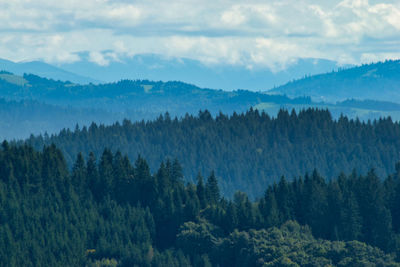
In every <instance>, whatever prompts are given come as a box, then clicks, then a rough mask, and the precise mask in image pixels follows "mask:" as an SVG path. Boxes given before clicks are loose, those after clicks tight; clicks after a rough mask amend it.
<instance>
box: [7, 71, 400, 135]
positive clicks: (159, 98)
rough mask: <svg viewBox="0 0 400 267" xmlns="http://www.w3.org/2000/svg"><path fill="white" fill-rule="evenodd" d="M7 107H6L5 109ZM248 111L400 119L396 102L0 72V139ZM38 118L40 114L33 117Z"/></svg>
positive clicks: (169, 83)
mask: <svg viewBox="0 0 400 267" xmlns="http://www.w3.org/2000/svg"><path fill="white" fill-rule="evenodd" d="M10 107H11V108H10ZM250 107H254V108H257V109H259V110H265V111H266V112H268V113H269V114H270V115H272V116H275V115H276V114H277V112H278V111H279V110H280V109H281V108H286V109H289V110H291V109H295V110H301V109H304V108H309V107H315V108H320V109H325V108H329V110H330V111H331V112H332V115H333V117H334V118H338V117H339V116H340V114H345V115H346V116H349V117H351V118H355V117H359V118H360V119H361V120H368V119H376V118H379V117H386V116H389V115H390V116H392V118H393V119H394V120H400V104H396V103H391V102H382V101H371V100H365V101H359V100H354V99H353V100H347V101H343V102H340V103H337V104H327V103H322V102H321V103H316V102H313V101H311V98H310V97H304V96H303V95H301V96H300V97H298V98H289V97H287V96H285V95H268V94H265V93H262V92H252V91H246V90H236V91H229V92H228V91H222V90H214V89H207V88H200V87H197V86H195V85H191V84H187V83H183V82H177V81H172V82H160V81H159V82H155V81H148V80H135V81H131V80H123V81H119V82H115V83H108V84H98V85H94V84H86V85H79V84H75V83H71V82H61V81H55V80H49V79H46V78H42V77H39V76H36V75H32V74H24V75H23V76H18V75H13V74H12V73H10V72H6V71H0V115H1V116H2V118H3V120H2V121H1V123H0V140H3V138H5V139H7V140H12V139H23V138H27V137H28V136H29V135H30V134H31V133H32V134H39V133H42V134H44V133H45V132H47V133H50V134H53V133H57V132H58V131H60V130H61V129H62V128H63V127H73V125H75V124H76V123H79V125H82V126H83V125H86V126H88V125H90V124H91V123H92V122H97V123H103V124H111V123H112V122H115V121H122V119H129V120H131V121H137V120H139V121H140V120H142V119H144V120H149V119H155V118H157V117H158V116H159V114H163V113H165V112H169V114H170V115H171V116H178V117H180V116H184V115H185V114H186V113H189V114H197V113H198V111H199V110H205V109H207V110H209V111H210V112H211V114H213V115H216V114H218V113H219V112H220V111H221V112H223V113H225V114H232V113H233V112H245V111H246V110H248V109H249V108H250ZM39 114H40V116H39Z"/></svg>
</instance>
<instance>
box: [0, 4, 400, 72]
mask: <svg viewBox="0 0 400 267" xmlns="http://www.w3.org/2000/svg"><path fill="white" fill-rule="evenodd" d="M83 51H84V52H88V53H89V55H90V60H91V61H92V62H95V63H97V64H99V65H104V66H105V65H108V64H109V63H110V61H119V60H123V58H125V57H131V56H133V55H135V54H143V53H154V54H160V55H162V56H164V57H167V58H168V57H177V58H180V57H183V58H190V59H195V60H200V61H201V62H203V63H205V64H229V65H241V66H246V67H247V68H250V69H251V68H253V67H256V66H266V67H269V68H270V69H282V68H285V66H288V65H289V64H290V63H291V62H293V61H294V60H295V59H296V58H324V59H330V60H335V61H337V62H339V64H360V63H369V62H375V61H379V60H384V59H397V58H400V0H384V1H376V0H369V1H368V0H344V1H334V0H324V1H311V0H263V1H254V0H246V1H242V0H234V1H229V0H220V1H219V0H201V1H200V0H199V1H194V0H143V1H128V0H114V1H108V0H79V1H78V0H69V1H66V0H64V1H63V0H58V1H54V0H7V1H5V0H0V58H5V59H9V60H13V61H28V60H44V61H46V62H48V63H53V64H57V63H65V62H75V61H79V60H81V58H80V56H79V52H83Z"/></svg>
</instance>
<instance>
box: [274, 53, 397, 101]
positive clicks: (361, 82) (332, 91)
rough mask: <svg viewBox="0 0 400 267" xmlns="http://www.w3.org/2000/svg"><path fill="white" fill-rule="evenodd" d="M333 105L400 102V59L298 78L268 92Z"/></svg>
mask: <svg viewBox="0 0 400 267" xmlns="http://www.w3.org/2000/svg"><path fill="white" fill-rule="evenodd" d="M268 92H269V93H274V94H285V95H287V96H290V97H298V96H310V97H311V98H312V99H313V100H315V101H325V102H331V103H334V102H336V101H343V100H346V99H351V98H354V99H373V100H378V101H391V102H397V103H400V60H388V61H385V62H378V63H373V64H365V65H362V66H358V67H352V68H348V69H342V70H340V71H332V72H329V73H325V74H318V75H313V76H309V77H305V78H302V79H298V80H295V81H292V82H289V83H286V84H284V85H282V86H279V87H276V88H273V89H272V90H269V91H268Z"/></svg>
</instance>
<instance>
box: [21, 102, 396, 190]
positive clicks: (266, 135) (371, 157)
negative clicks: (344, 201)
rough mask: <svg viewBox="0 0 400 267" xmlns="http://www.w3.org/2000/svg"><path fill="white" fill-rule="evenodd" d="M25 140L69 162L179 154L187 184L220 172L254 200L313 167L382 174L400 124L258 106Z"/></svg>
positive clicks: (389, 164) (390, 162) (227, 185)
mask: <svg viewBox="0 0 400 267" xmlns="http://www.w3.org/2000/svg"><path fill="white" fill-rule="evenodd" d="M26 142H27V143H28V144H31V145H33V146H34V147H35V148H37V149H41V148H42V147H43V145H50V144H52V143H54V144H56V145H57V146H58V147H59V148H60V149H61V150H62V151H63V153H65V157H66V160H67V162H68V163H69V165H70V166H71V165H72V163H73V161H74V158H75V155H76V154H77V153H79V152H81V151H82V152H83V153H84V154H85V155H88V153H89V152H90V151H93V152H94V153H95V155H96V156H100V155H101V153H102V151H103V150H104V148H105V147H108V148H110V149H111V150H112V151H117V150H121V152H123V153H124V154H125V153H126V154H127V155H128V157H129V158H130V159H131V160H134V159H135V158H136V157H137V155H139V154H140V155H142V156H143V157H145V158H146V159H147V160H148V162H149V165H150V168H151V169H152V170H156V168H157V167H158V166H159V164H160V163H161V161H162V160H164V159H165V158H170V159H175V158H177V159H178V160H179V162H181V163H182V165H183V167H184V174H185V177H186V179H187V180H188V181H194V180H195V178H196V176H197V174H198V172H199V171H200V172H201V173H209V172H211V171H212V170H215V174H216V176H217V177H218V179H219V182H220V185H221V189H222V192H223V194H224V195H225V196H232V195H233V193H234V192H235V191H236V190H242V191H244V192H246V193H248V194H249V195H250V196H251V197H257V196H260V195H261V194H262V193H263V191H264V188H265V187H266V186H267V185H269V184H271V183H272V182H273V181H277V179H279V177H280V176H281V175H285V176H286V177H288V178H289V179H292V178H293V177H296V176H299V175H302V174H304V173H306V172H311V171H312V170H313V169H314V168H315V167H318V170H319V171H320V172H321V174H322V175H324V176H326V177H328V178H332V177H334V176H335V175H336V174H337V173H339V172H340V171H344V172H346V173H347V172H351V171H352V170H353V168H355V169H356V170H357V171H359V172H360V173H366V172H367V171H368V170H369V169H370V168H372V167H374V168H375V169H376V172H377V173H378V174H379V175H382V176H383V175H387V174H388V173H391V172H392V171H394V165H395V163H396V162H397V161H398V160H400V155H399V153H398V151H400V125H399V124H398V123H395V122H392V120H391V119H390V118H386V119H380V120H378V121H374V122H367V123H363V122H360V121H358V120H349V119H348V118H346V117H341V118H339V119H338V120H333V119H332V117H331V115H330V113H329V111H327V110H313V109H309V110H303V111H301V112H299V113H298V114H296V113H295V112H291V113H289V112H287V111H284V110H282V111H280V112H279V114H278V116H277V117H276V118H271V117H270V116H268V115H267V114H265V113H259V112H258V111H257V110H250V111H248V112H246V113H242V114H236V113H234V114H233V115H232V116H227V115H224V114H220V115H218V116H217V117H216V118H214V117H213V116H211V114H210V113H209V112H208V111H204V112H200V113H199V115H198V116H191V115H187V116H185V117H183V118H182V119H176V118H175V119H173V118H171V117H170V116H169V115H168V114H166V115H165V116H160V117H159V118H158V119H157V120H154V121H149V122H145V121H141V122H135V123H132V122H130V121H127V120H126V121H124V122H123V123H122V124H120V123H116V124H114V125H112V126H103V125H96V124H92V125H91V126H90V127H83V128H82V129H79V128H77V129H75V130H72V131H71V130H63V131H61V132H60V133H59V134H58V135H54V136H50V137H42V136H38V137H31V138H30V139H28V140H27V141H26Z"/></svg>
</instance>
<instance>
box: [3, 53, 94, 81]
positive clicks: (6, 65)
mask: <svg viewBox="0 0 400 267" xmlns="http://www.w3.org/2000/svg"><path fill="white" fill-rule="evenodd" d="M0 70H5V71H9V72H12V73H14V74H18V75H23V74H24V73H32V74H35V75H39V76H42V77H46V78H49V79H54V80H61V81H70V82H74V83H82V84H86V83H90V82H93V83H94V82H98V81H96V80H95V79H92V78H88V77H84V76H81V75H78V74H75V73H74V72H70V71H65V70H63V69H60V68H58V67H55V66H53V65H50V64H47V63H44V62H41V61H30V62H12V61H9V60H5V59H0Z"/></svg>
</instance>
